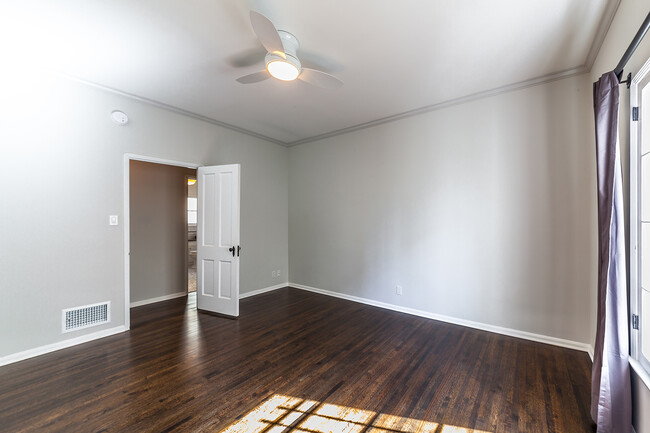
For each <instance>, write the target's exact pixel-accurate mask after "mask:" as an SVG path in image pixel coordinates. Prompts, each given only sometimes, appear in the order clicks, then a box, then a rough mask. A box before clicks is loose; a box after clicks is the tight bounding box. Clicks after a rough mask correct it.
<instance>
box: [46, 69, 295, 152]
mask: <svg viewBox="0 0 650 433" xmlns="http://www.w3.org/2000/svg"><path fill="white" fill-rule="evenodd" d="M57 75H59V76H61V77H64V78H67V79H69V80H71V81H75V82H77V83H80V84H84V85H86V86H90V87H94V88H96V89H99V90H103V91H105V92H109V93H113V94H115V95H120V96H123V97H125V98H128V99H132V100H134V101H138V102H142V103H144V104H148V105H153V106H154V107H157V108H161V109H163V110H167V111H171V112H173V113H177V114H182V115H183V116H187V117H191V118H193V119H197V120H201V121H203V122H207V123H211V124H213V125H217V126H220V127H222V128H226V129H230V130H232V131H236V132H240V133H242V134H246V135H250V136H251V137H255V138H259V139H261V140H265V141H270V142H271V143H273V144H279V145H282V146H286V145H287V143H285V142H284V141H281V140H278V139H275V138H272V137H268V136H266V135H263V134H259V133H257V132H254V131H251V130H248V129H245V128H240V127H239V126H235V125H231V124H230V123H226V122H222V121H220V120H217V119H213V118H212V117H207V116H204V115H202V114H198V113H194V112H192V111H188V110H185V109H183V108H179V107H176V106H174V105H170V104H165V103H164V102H160V101H157V100H155V99H150V98H145V97H144V96H139V95H136V94H134V93H129V92H124V91H122V90H119V89H115V88H113V87H108V86H104V85H103V84H99V83H95V82H93V81H88V80H84V79H82V78H79V77H75V76H73V75H68V74H63V73H57Z"/></svg>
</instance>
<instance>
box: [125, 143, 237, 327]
mask: <svg viewBox="0 0 650 433" xmlns="http://www.w3.org/2000/svg"><path fill="white" fill-rule="evenodd" d="M137 163H150V164H148V165H146V166H147V167H158V168H160V167H162V166H171V167H172V168H174V167H175V168H177V169H178V168H180V169H181V170H185V171H184V172H182V173H183V181H182V182H176V181H174V182H172V183H171V184H166V183H165V182H163V181H160V182H151V179H149V178H147V177H140V178H139V180H137V179H136V175H135V172H133V173H132V170H131V168H132V167H131V166H132V165H133V166H135V165H136V164H137ZM168 168H169V167H168ZM188 170H189V171H188ZM187 176H195V177H196V179H197V182H196V183H197V186H198V188H197V224H196V226H197V230H196V244H197V253H196V263H197V272H196V274H197V279H196V292H194V293H193V294H192V295H195V296H196V304H195V307H194V308H195V309H196V310H197V311H202V312H206V313H210V314H217V315H222V316H223V315H225V316H229V317H237V316H238V315H239V261H240V251H241V246H240V245H239V239H240V234H239V227H240V195H239V191H240V182H241V180H240V165H239V164H228V165H216V166H200V167H199V166H198V165H197V164H193V163H184V162H179V161H170V160H164V159H159V158H152V157H146V156H141V155H133V154H125V155H124V301H125V302H124V324H125V327H126V329H130V326H131V317H130V314H131V311H130V308H131V307H133V306H136V305H145V304H149V303H153V302H158V301H164V300H167V299H172V298H176V297H181V296H187V294H188V292H187V288H188V271H187V264H188V261H189V260H188V259H189V251H188V246H189V242H188V206H187V203H188V200H187V198H188V197H187V195H188V194H187V193H188V190H187V186H188V185H187V184H188V181H187ZM145 184H147V185H149V186H150V187H151V190H150V195H149V194H140V195H138V198H136V197H135V196H134V197H132V193H134V191H132V189H133V186H134V185H136V188H137V187H139V186H141V185H145ZM160 184H165V185H168V187H169V188H173V189H176V188H177V187H179V186H180V188H181V189H182V193H181V194H180V195H179V197H181V199H180V201H174V204H176V203H180V206H179V207H174V212H175V211H176V209H180V210H181V217H180V220H181V221H182V224H181V230H180V235H181V236H180V238H179V239H180V243H181V246H180V247H179V248H174V247H171V246H170V245H171V244H170V243H165V244H163V245H160V246H159V248H157V249H151V248H150V249H149V250H147V251H149V252H151V253H156V254H158V253H160V254H162V255H166V254H171V252H174V254H177V253H180V254H182V259H181V260H180V261H172V262H169V263H172V266H171V268H173V269H174V270H177V269H178V266H177V265H178V263H182V264H183V267H182V268H181V272H180V274H181V275H182V277H181V279H182V284H178V280H174V281H173V284H172V286H171V287H172V289H171V293H166V294H164V295H161V296H154V297H153V298H152V297H151V294H149V295H147V296H148V298H147V299H144V300H140V301H136V302H135V304H136V305H134V303H133V302H132V300H131V299H132V292H133V289H134V287H135V283H136V280H135V278H134V277H133V275H132V274H133V270H135V269H136V266H137V265H138V263H142V262H143V261H144V262H145V263H149V262H151V261H152V260H153V259H152V257H154V256H156V254H151V255H149V254H141V253H139V252H138V250H137V248H136V249H135V250H134V248H133V247H134V245H137V240H134V241H133V242H132V240H131V237H132V236H136V234H140V231H142V232H146V231H147V230H150V229H151V227H150V226H153V225H156V223H158V222H160V220H161V219H166V218H167V217H168V213H167V212H164V211H160V212H154V213H149V216H148V217H147V218H145V221H146V223H147V224H145V225H142V224H140V225H138V226H137V227H132V225H133V224H132V223H134V222H135V220H134V221H132V219H133V218H132V217H133V216H135V213H134V212H132V209H131V205H132V204H135V203H139V202H140V201H148V200H150V198H151V196H153V195H156V193H158V192H160V191H161V190H160ZM162 191H163V192H164V191H165V190H164V189H163V190H162ZM136 206H137V204H136ZM150 207H153V206H150ZM132 214H133V215H132ZM138 227H139V228H138ZM172 232H173V233H172ZM170 233H172V234H170V235H169V236H171V237H173V239H175V240H176V239H178V238H176V233H177V231H176V230H170ZM158 234H159V237H160V238H161V239H167V238H169V236H167V233H166V232H164V231H158ZM149 238H150V239H154V240H155V241H160V239H158V237H156V236H153V237H152V236H150V237H149ZM145 268H146V269H148V271H151V272H150V273H149V276H150V277H151V276H152V275H153V276H155V277H160V275H159V274H163V275H169V271H170V270H169V269H168V268H167V267H166V266H164V264H163V265H162V266H161V265H160V263H157V264H153V266H145ZM174 275H176V276H177V275H178V272H176V273H174ZM161 281H163V282H165V281H166V280H161ZM160 286H161V287H162V286H165V284H163V283H161V284H160ZM178 287H181V288H182V291H177V292H175V293H174V290H178ZM138 296H140V297H141V294H140V295H138ZM187 297H188V299H190V298H193V296H187Z"/></svg>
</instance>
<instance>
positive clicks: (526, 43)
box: [2, 0, 619, 145]
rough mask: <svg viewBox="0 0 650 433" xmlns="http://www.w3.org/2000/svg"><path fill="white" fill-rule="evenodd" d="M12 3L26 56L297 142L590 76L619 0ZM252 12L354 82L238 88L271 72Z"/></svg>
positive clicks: (307, 55) (14, 31)
mask: <svg viewBox="0 0 650 433" xmlns="http://www.w3.org/2000/svg"><path fill="white" fill-rule="evenodd" d="M3 2H6V3H5V5H4V6H3V8H5V10H4V11H3V14H4V17H5V18H4V19H5V20H7V21H6V22H5V23H2V24H3V26H4V28H5V30H4V31H5V35H2V36H3V37H5V38H6V37H8V38H9V39H10V40H11V41H12V45H14V55H16V56H20V57H21V58H22V60H24V61H31V62H36V63H37V64H38V65H39V66H46V67H48V68H53V69H55V70H57V71H60V72H62V73H64V74H67V75H70V76H73V77H76V78H78V79H81V80H84V81H88V82H91V83H94V84H97V85H100V86H103V87H107V88H110V89H113V90H117V91H120V92H123V93H127V94H130V95H133V96H137V97H139V98H143V99H147V100H150V101H155V102H156V103H159V104H164V105H168V106H171V107H174V108H175V109H179V110H183V111H187V112H189V113H193V114H195V115H199V116H203V117H206V118H209V119H211V120H213V121H215V122H216V123H221V124H227V126H230V127H234V128H236V129H241V130H245V131H248V132H250V133H253V134H255V135H262V136H264V137H267V138H269V139H271V140H272V141H276V142H282V143H283V144H288V145H291V144H296V143H299V142H304V141H307V140H310V139H313V138H315V137H319V136H323V135H331V134H334V133H336V132H337V131H341V130H350V129H354V128H355V127H360V125H361V126H363V125H366V124H368V123H373V122H374V123H377V122H380V121H382V120H386V119H389V118H391V117H395V116H400V115H403V114H404V113H407V114H408V113H411V112H421V111H425V110H429V109H433V108H435V107H436V106H439V105H440V104H446V103H450V102H453V101H457V100H459V99H461V98H466V97H468V96H470V97H472V96H476V95H477V94H482V93H485V92H490V91H494V90H498V89H501V88H504V87H507V88H511V87H517V86H519V85H528V84H530V83H531V82H535V81H543V80H547V79H551V78H553V77H557V76H558V75H569V74H572V73H578V72H584V71H586V70H588V69H589V68H590V67H591V63H592V62H593V58H594V57H595V54H596V53H597V50H598V48H599V47H600V43H601V42H602V38H603V36H604V33H605V31H606V30H607V27H608V26H609V23H610V22H611V18H612V17H613V14H614V12H615V10H616V7H617V5H618V2H619V0H526V1H522V0H491V1H486V0H465V1H441V0H430V1H421V0H410V1H394V0H354V1H344V0H337V1H306V0H275V1H261V0H260V1H245V0H239V1H238V0H138V1H136V0H111V1H108V0H58V1H51V0H40V1H33V0H11V1H7V0H3ZM7 7H8V8H9V9H7ZM251 8H252V9H255V10H257V11H259V12H261V13H262V14H264V15H266V16H268V17H269V18H270V19H271V20H272V21H273V22H274V23H275V25H276V27H277V28H278V29H282V30H287V31H289V32H291V33H293V34H294V35H295V36H296V37H297V38H298V39H299V41H300V44H301V50H300V51H299V52H298V54H299V56H300V57H301V60H302V62H303V66H308V67H315V68H318V69H322V70H324V71H326V72H329V73H331V74H333V75H335V76H337V77H339V78H340V79H342V80H343V81H344V83H345V84H344V86H343V87H341V88H340V89H337V90H324V89H320V88H316V87H313V86H310V85H308V84H306V83H303V82H300V81H296V82H290V83H285V82H280V81H277V80H274V79H269V80H266V81H263V82H260V83H256V84H249V85H242V84H239V83H237V82H236V81H235V79H236V78H238V77H240V76H242V75H246V74H249V73H252V72H255V71H257V70H261V69H263V68H264V65H263V57H264V53H265V52H264V50H263V48H262V46H261V45H260V43H259V42H258V41H257V39H256V37H255V34H254V33H253V30H252V28H251V26H250V22H249V17H248V14H249V10H250V9H251ZM7 33H9V34H7ZM255 58H258V59H259V61H258V62H256V63H255V64H250V63H251V60H252V59H255ZM614 66H615V65H612V67H614Z"/></svg>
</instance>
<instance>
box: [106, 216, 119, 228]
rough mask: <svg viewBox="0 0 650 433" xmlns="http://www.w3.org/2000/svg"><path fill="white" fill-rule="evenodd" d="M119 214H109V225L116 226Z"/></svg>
mask: <svg viewBox="0 0 650 433" xmlns="http://www.w3.org/2000/svg"><path fill="white" fill-rule="evenodd" d="M117 221H118V220H117V215H109V216H108V225H109V226H116V225H117V224H118V223H117Z"/></svg>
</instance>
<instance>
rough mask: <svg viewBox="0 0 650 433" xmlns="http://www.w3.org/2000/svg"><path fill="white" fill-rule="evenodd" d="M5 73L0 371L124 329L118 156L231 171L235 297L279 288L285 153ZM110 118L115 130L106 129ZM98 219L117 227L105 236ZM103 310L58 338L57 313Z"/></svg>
mask: <svg viewBox="0 0 650 433" xmlns="http://www.w3.org/2000/svg"><path fill="white" fill-rule="evenodd" d="M11 66H12V64H11V63H10V62H9V63H8V64H7V65H6V67H5V68H2V70H1V71H0V75H2V77H1V78H2V79H0V94H2V100H3V102H2V104H0V122H1V123H2V127H1V128H0V147H1V148H2V157H1V158H0V185H14V184H15V182H16V179H25V181H24V182H22V183H21V188H20V191H18V189H16V188H3V190H2V200H3V203H2V206H0V221H2V224H0V245H1V248H0V275H1V278H0V289H1V290H2V294H3V300H2V302H0V332H1V333H2V335H1V338H0V362H1V361H2V357H5V356H8V355H11V354H15V353H17V352H23V351H27V350H30V349H34V348H38V347H41V346H45V345H49V344H53V343H60V342H62V341H64V340H69V339H72V338H75V337H82V336H85V335H87V334H91V333H94V332H96V331H106V330H108V329H114V328H116V327H117V328H119V326H122V325H124V323H125V318H124V308H125V300H124V297H125V296H124V293H125V291H124V232H123V230H124V225H123V222H124V218H123V216H124V209H123V203H124V155H125V154H126V153H131V154H138V155H146V156H150V157H156V158H161V159H167V160H173V161H184V162H188V163H193V164H197V165H218V164H231V163H239V164H241V246H242V255H241V268H240V289H241V292H242V293H246V292H249V291H252V290H256V289H262V288H265V287H269V286H273V285H276V284H280V283H282V282H283V281H282V279H279V278H272V277H271V271H272V270H274V269H281V270H282V271H283V272H282V275H283V276H284V275H287V273H286V272H287V270H288V260H287V257H288V253H287V236H288V235H287V220H288V217H287V212H288V211H287V209H288V202H287V190H288V187H287V180H288V175H287V171H288V164H287V163H288V161H287V152H288V150H287V149H286V148H285V147H282V146H278V145H275V144H272V143H269V142H267V141H264V140H260V139H258V138H254V137H251V136H248V135H244V134H241V133H238V132H235V131H232V130H229V129H225V128H222V127H219V126H216V125H213V124H210V123H206V122H203V121H200V120H196V119H193V118H190V117H186V116H182V115H179V114H176V113H172V112H169V111H167V110H163V109H159V108H156V107H153V106H151V105H148V104H144V103H141V102H138V101H135V100H132V99H128V98H125V97H122V96H119V95H115V94H112V93H108V92H105V91H102V90H99V89H95V88H93V87H89V86H87V85H83V84H78V83H75V82H73V81H69V80H67V79H64V78H58V77H54V76H51V75H49V74H43V73H36V72H35V71H14V70H12V69H10V67H11ZM116 109H120V110H123V111H124V112H126V113H127V114H128V116H129V118H130V122H129V123H128V124H127V125H126V126H119V125H116V124H114V123H113V122H111V120H110V117H109V116H110V113H111V111H112V110H116ZM27 172H29V173H30V175H29V176H27V175H26V173H27ZM72 192H74V193H72ZM109 215H118V216H120V224H119V225H118V226H109V224H108V217H109ZM16 227H22V228H25V229H24V230H16ZM104 301H110V302H111V306H112V311H111V319H112V320H111V323H109V324H107V325H102V326H98V327H93V328H88V329H84V330H79V331H75V332H71V333H68V334H62V333H61V310H62V309H64V308H70V307H75V306H81V305H88V304H93V303H96V302H104ZM26 318H29V320H26ZM17 323H19V324H20V326H15V325H16V324H17Z"/></svg>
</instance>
